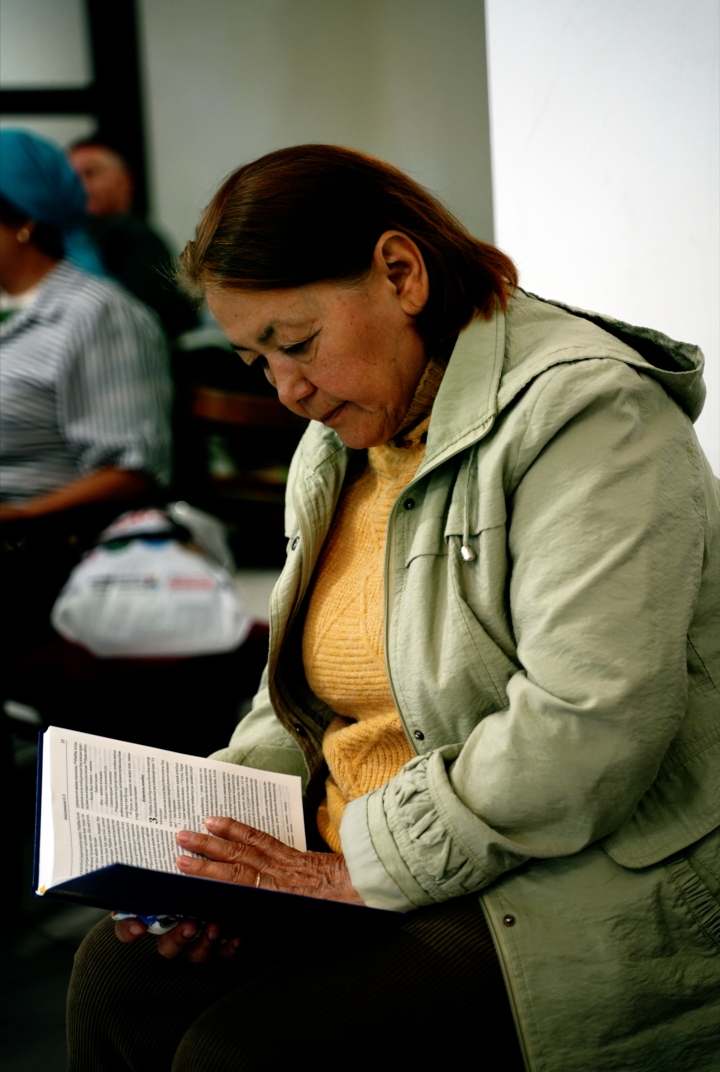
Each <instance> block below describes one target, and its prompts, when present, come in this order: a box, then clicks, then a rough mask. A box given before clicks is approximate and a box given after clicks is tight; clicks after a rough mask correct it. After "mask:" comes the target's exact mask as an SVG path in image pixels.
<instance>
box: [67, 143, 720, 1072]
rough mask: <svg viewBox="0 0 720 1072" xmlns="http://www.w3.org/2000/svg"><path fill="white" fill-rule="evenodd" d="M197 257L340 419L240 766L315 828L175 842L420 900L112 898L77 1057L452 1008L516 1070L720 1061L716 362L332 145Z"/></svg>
mask: <svg viewBox="0 0 720 1072" xmlns="http://www.w3.org/2000/svg"><path fill="white" fill-rule="evenodd" d="M183 269H184V272H185V276H186V279H187V280H188V281H189V283H190V284H191V285H192V286H193V287H195V288H196V289H197V290H198V291H200V292H202V293H204V294H205V295H206V296H207V299H208V302H209V304H210V307H211V309H212V311H213V313H214V314H215V316H216V317H217V319H218V321H219V323H220V324H221V326H222V327H223V329H224V330H225V331H226V333H227V335H228V338H229V339H230V341H231V342H232V343H233V345H234V347H235V349H236V350H237V352H238V354H239V356H240V359H241V360H243V361H245V362H246V363H248V364H252V363H253V362H255V361H259V362H261V363H262V364H263V366H264V368H265V372H266V375H267V377H268V379H269V380H270V382H271V383H272V384H273V385H274V386H275V387H276V388H277V391H278V395H279V397H280V399H281V400H282V401H283V402H284V403H285V405H287V406H288V407H289V408H290V409H291V410H293V411H294V412H296V413H298V414H300V415H302V416H305V417H309V418H311V424H310V426H309V428H308V430H307V433H306V434H305V436H304V438H303V440H302V442H301V444H300V446H299V448H298V451H297V454H296V456H295V459H294V461H293V464H292V467H291V471H290V476H289V482H288V499H287V512H286V535H287V538H288V553H287V562H286V566H285V569H284V571H283V574H282V576H281V578H280V580H279V582H278V585H277V587H276V589H275V592H274V594H273V599H272V605H271V646H270V656H269V663H268V669H267V673H266V675H265V677H264V679H263V683H262V686H261V689H260V692H259V693H258V695H257V697H256V699H255V703H254V706H253V709H252V711H251V712H250V714H249V715H248V716H247V717H246V718H245V719H244V720H243V721H242V722H241V723H240V724H239V726H238V728H237V731H236V732H235V735H234V736H233V739H232V740H231V742H230V745H229V747H228V748H227V749H226V750H224V751H223V752H221V753H218V755H217V756H216V758H221V759H225V760H229V761H232V762H237V763H242V764H245V765H247V766H252V767H259V768H264V769H268V770H276V771H282V772H286V773H294V774H299V775H301V776H302V778H303V780H304V785H305V797H306V801H307V814H308V817H309V821H308V824H307V825H308V837H309V840H310V843H311V851H308V852H307V853H304V854H303V853H299V852H296V851H295V850H293V849H290V848H287V847H285V846H283V845H280V843H278V842H276V841H274V840H273V839H272V838H270V837H269V836H268V835H265V834H262V833H260V832H258V831H255V830H252V829H251V828H249V827H246V826H243V825H242V824H240V823H238V822H235V821H234V820H233V819H232V818H231V817H223V816H218V817H212V818H209V819H208V821H207V823H206V826H207V830H205V831H185V832H183V833H181V834H180V835H179V836H178V843H179V845H180V847H182V848H187V849H190V850H193V851H194V852H196V853H198V854H200V858H194V857H180V859H179V861H178V866H179V867H180V869H181V870H182V871H184V872H185V873H187V874H189V875H199V876H205V877H208V878H215V879H224V880H227V881H231V882H236V883H241V884H244V885H249V886H259V887H261V888H262V889H271V890H277V891H280V892H290V893H300V894H303V895H306V896H309V897H316V898H318V897H319V898H328V899H333V900H341V901H348V902H350V903H354V904H364V905H368V906H371V907H374V908H382V909H391V910H395V911H397V912H398V913H403V915H398V917H397V922H396V924H395V926H393V927H390V928H385V927H378V930H377V934H373V933H372V931H371V933H370V934H369V935H368V934H367V933H366V932H365V931H363V935H362V941H353V939H352V936H348V935H347V934H343V935H337V934H332V933H327V932H324V933H322V934H313V933H298V935H297V942H296V943H294V944H293V947H292V948H288V946H287V943H285V944H284V945H283V946H282V947H280V948H278V947H277V945H273V938H272V935H268V934H253V933H251V928H244V926H243V920H242V919H238V921H237V930H236V934H232V935H231V934H225V935H223V934H222V933H221V931H220V928H219V927H218V926H217V925H216V924H214V923H212V922H208V923H206V924H199V923H195V922H191V921H186V922H184V923H181V924H180V925H179V926H178V927H176V928H175V929H174V930H173V931H170V932H169V933H168V934H165V935H163V936H162V937H161V938H158V939H157V943H156V941H155V940H154V939H152V938H151V937H149V936H145V935H144V931H145V928H144V926H143V925H142V924H141V923H140V922H139V921H137V920H125V921H124V922H122V923H118V924H117V926H116V928H115V929H113V924H112V921H111V920H107V921H105V922H104V923H103V924H100V925H99V926H98V927H97V928H96V929H95V930H94V931H93V932H91V934H90V935H89V936H88V938H87V939H86V942H85V943H84V945H83V947H82V948H81V951H80V953H79V954H78V958H77V966H76V971H75V975H74V978H73V983H72V986H71V995H70V1021H69V1022H70V1068H71V1070H73V1072H78V1070H88V1072H89V1070H90V1069H92V1070H94V1072H97V1070H100V1069H119V1068H123V1069H145V1068H147V1069H150V1068H152V1069H153V1070H155V1069H160V1068H167V1069H169V1068H171V1067H172V1068H173V1069H175V1070H181V1069H182V1070H189V1069H213V1070H220V1069H228V1070H229V1069H239V1068H252V1069H257V1068H279V1067H285V1066H286V1065H289V1064H290V1063H291V1062H292V1061H294V1060H296V1059H297V1057H298V1056H299V1055H300V1054H301V1053H302V1052H303V1050H305V1049H307V1047H308V1044H310V1043H311V1044H312V1045H313V1047H314V1048H315V1049H316V1050H318V1051H319V1049H320V1047H321V1046H322V1045H323V1043H324V1044H325V1047H326V1048H327V1047H328V1046H329V1045H330V1044H332V1046H333V1050H332V1055H330V1054H328V1055H327V1056H328V1059H331V1060H332V1062H333V1063H339V1064H340V1066H341V1067H343V1066H345V1067H356V1066H357V1067H366V1066H368V1067H369V1066H376V1067H381V1068H383V1067H389V1066H390V1064H391V1063H393V1062H395V1061H400V1060H404V1061H413V1060H415V1061H422V1060H423V1059H426V1049H427V1045H428V1037H429V1038H430V1039H432V1038H433V1037H435V1038H437V1035H438V1032H442V1033H443V1037H444V1038H445V1037H446V1038H447V1041H448V1043H451V1044H452V1045H453V1047H454V1048H456V1049H457V1050H458V1051H459V1052H462V1048H463V1046H464V1048H465V1049H466V1050H469V1049H470V1047H471V1046H472V1047H473V1049H472V1050H471V1051H470V1052H473V1053H476V1054H477V1055H478V1058H479V1064H480V1065H481V1066H482V1067H488V1068H498V1067H502V1068H504V1069H513V1070H514V1069H521V1068H523V1067H527V1068H530V1069H540V1068H542V1069H544V1070H548V1072H577V1070H578V1069H580V1068H582V1069H584V1070H595V1069H597V1070H600V1069H607V1068H611V1067H612V1068H630V1067H632V1068H636V1069H648V1070H650V1069H652V1070H653V1072H659V1070H663V1069H667V1070H668V1072H669V1070H671V1069H672V1072H683V1070H687V1072H690V1070H691V1069H692V1070H693V1072H698V1070H707V1072H710V1069H711V1068H713V1067H714V1065H713V1062H714V1061H715V1059H716V1053H717V1047H718V1045H720V1027H719V1026H718V1025H720V1007H719V1006H718V997H717V994H718V988H717V979H718V971H719V968H720V904H719V903H718V899H717V898H718V892H719V890H720V881H719V879H718V876H719V875H720V837H719V835H718V830H717V826H718V821H719V819H720V807H719V805H718V801H717V798H716V796H715V797H714V794H717V790H718V785H720V777H718V772H717V755H718V752H717V749H718V739H719V736H720V734H719V729H718V726H719V724H718V719H717V715H716V709H717V689H718V672H717V668H718V655H717V651H716V649H715V648H714V647H713V645H715V644H716V640H717V636H716V633H715V631H714V630H713V628H712V626H711V617H712V614H713V612H714V611H713V607H714V604H713V596H712V594H711V583H710V577H711V574H712V571H713V570H714V571H715V572H717V566H718V556H719V554H720V541H719V540H718V533H719V532H720V508H719V506H718V497H717V488H716V483H715V481H714V478H713V477H712V474H711V473H710V469H709V466H708V464H707V462H706V461H705V459H704V457H703V455H702V452H701V451H700V449H699V447H698V444H697V441H696V439H695V436H694V433H693V430H692V424H691V421H692V420H693V419H694V418H695V417H696V416H697V414H698V413H699V410H700V408H701V405H702V399H703V388H702V384H701V375H700V372H701V367H702V357H701V355H700V353H699V351H698V350H697V349H696V348H695V347H692V346H688V345H685V344H682V343H676V342H673V341H672V340H670V339H668V338H667V337H665V336H663V335H661V334H660V333H658V332H654V331H649V330H647V329H640V328H633V327H631V326H629V325H626V324H622V323H619V322H617V321H613V320H610V319H608V318H604V317H601V316H598V315H596V314H592V313H583V312H580V311H578V310H573V309H570V308H568V307H565V306H561V305H558V304H556V303H551V302H546V301H543V300H540V299H538V298H535V297H533V296H531V295H529V294H527V293H525V292H524V291H522V290H521V289H519V287H518V286H517V275H516V271H515V268H514V266H513V264H512V262H511V261H510V260H509V259H508V258H507V257H506V256H505V255H504V254H502V253H501V252H500V251H498V250H497V249H495V248H493V247H491V246H488V245H485V244H484V243H482V242H479V241H477V240H475V239H474V238H472V237H471V236H470V235H469V234H468V233H467V232H466V231H465V230H464V229H463V228H462V227H461V225H460V224H458V222H457V221H456V220H454V219H453V218H452V217H451V216H450V215H449V213H448V212H447V211H446V210H445V209H444V208H443V207H442V206H441V205H440V204H439V203H438V202H437V201H436V200H435V199H434V198H433V197H431V196H430V195H429V194H428V193H427V192H426V191H425V190H423V189H422V188H420V187H419V186H417V185H416V184H415V183H414V182H412V181H411V180H409V179H408V178H407V177H406V176H404V175H402V174H401V173H400V172H398V171H396V170H395V169H394V168H392V167H390V166H388V165H386V164H384V163H382V162H380V161H377V160H374V159H372V158H369V157H366V156H363V155H361V154H358V153H354V152H351V151H348V150H344V149H338V148H333V147H330V146H301V147H296V148H292V149H286V150H281V151H279V152H276V153H273V154H271V155H269V156H267V157H265V158H263V159H261V160H259V161H256V162H255V163H253V164H250V165H248V166H246V167H243V168H241V169H240V170H239V171H237V172H236V173H235V174H234V175H233V176H232V177H231V178H230V179H229V180H228V181H227V182H226V183H225V185H224V186H223V187H222V188H221V190H220V191H219V192H218V193H217V195H216V196H215V198H214V199H213V201H212V202H211V204H210V206H209V207H208V209H207V210H206V212H205V214H204V216H203V218H202V220H201V222H200V224H199V227H198V231H197V234H196V237H195V240H194V241H193V242H191V243H189V245H188V247H187V248H186V250H185V252H184V254H183ZM713 756H714V759H713ZM713 764H714V765H713ZM311 826H312V827H315V828H316V831H317V840H316V844H315V845H312V830H311V829H310V828H311ZM117 938H119V939H120V941H117ZM156 944H157V948H158V950H159V952H160V953H161V954H162V956H160V957H159V956H157V952H156ZM283 973H286V974H287V976H288V978H287V979H286V978H284V977H283ZM317 1060H321V1058H320V1056H319V1053H318V1057H317Z"/></svg>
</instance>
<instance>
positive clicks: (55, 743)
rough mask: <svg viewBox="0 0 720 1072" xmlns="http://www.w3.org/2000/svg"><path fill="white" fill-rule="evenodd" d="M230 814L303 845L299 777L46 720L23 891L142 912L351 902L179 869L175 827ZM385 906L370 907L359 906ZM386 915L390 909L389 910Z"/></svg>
mask: <svg viewBox="0 0 720 1072" xmlns="http://www.w3.org/2000/svg"><path fill="white" fill-rule="evenodd" d="M211 815H223V816H226V815H227V816H230V817H231V818H233V819H239V820H240V821H241V822H243V823H247V824H248V825H250V826H254V827H256V828H257V829H259V830H264V831H265V832H266V833H269V834H272V835H273V837H276V838H278V840H280V841H283V842H284V843H285V844H286V845H291V846H293V847H294V848H296V849H299V850H301V851H303V852H304V851H305V848H306V845H305V828H304V822H303V811H302V790H301V783H300V779H299V778H297V777H295V776H293V775H289V774H275V773H273V772H270V771H261V770H255V769H253V768H250V767H241V766H239V765H236V764H233V763H220V762H218V761H216V760H211V759H201V758H199V757H196V756H186V755H182V754H181V753H179V752H168V751H165V750H164V749H161V748H146V747H144V746H143V745H137V744H130V743H128V742H126V741H115V740H112V739H110V738H108V737H98V736H95V735H94V734H91V733H79V732H75V731H73V730H63V729H58V728H57V727H56V726H50V727H49V729H47V730H46V731H45V733H44V734H41V735H40V747H39V750H38V792H37V818H36V836H35V874H34V877H33V891H34V893H35V894H36V895H37V896H41V897H50V898H52V899H54V900H60V901H67V902H71V903H75V904H85V905H91V906H95V907H98V908H109V909H116V910H121V911H126V912H137V913H142V914H146V915H151V914H153V915H154V914H158V915H160V914H170V915H186V916H194V917H195V918H199V919H203V920H207V921H210V920H212V921H217V922H223V921H227V922H233V921H234V922H237V920H238V916H242V917H245V916H247V915H248V913H250V914H251V915H252V917H253V919H255V917H257V916H261V917H266V916H272V918H273V922H277V919H278V917H281V918H283V919H285V920H287V921H290V919H291V918H294V917H295V916H297V915H298V914H302V916H303V917H304V918H306V917H307V914H308V913H309V914H310V915H313V914H317V913H318V912H322V913H323V915H325V916H326V918H327V913H328V912H331V913H332V912H335V913H336V914H337V912H338V911H341V912H343V913H344V914H345V916H347V913H348V911H350V912H352V913H353V918H357V906H354V905H346V904H341V903H339V902H334V901H320V900H315V899H314V898H310V897H299V896H296V895H293V894H284V893H276V892H273V891H270V890H262V889H255V888H253V887H247V886H237V885H234V884H232V883H228V882H216V881H213V880H210V879H204V878H196V877H191V876H189V875H183V874H181V873H180V871H179V870H178V868H177V865H176V863H175V861H176V859H177V857H178V856H179V855H180V852H181V851H184V850H180V848H179V846H178V845H177V843H176V842H175V834H176V833H177V832H178V831H179V830H197V831H205V826H204V821H205V819H206V818H208V817H209V816H211ZM364 913H371V914H372V915H373V916H375V915H382V916H385V915H388V913H384V912H376V910H373V909H363V910H362V914H364ZM390 914H392V913H390Z"/></svg>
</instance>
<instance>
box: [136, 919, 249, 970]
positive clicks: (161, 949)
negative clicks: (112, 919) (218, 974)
mask: <svg viewBox="0 0 720 1072" xmlns="http://www.w3.org/2000/svg"><path fill="white" fill-rule="evenodd" d="M144 934H147V926H146V924H145V923H143V922H142V920H139V919H120V920H118V921H117V923H116V924H115V936H116V937H117V938H119V940H120V941H121V942H136V941H137V940H138V938H142V936H143V935H144ZM154 937H155V941H156V943H157V949H158V953H160V954H161V955H162V956H163V957H167V958H168V960H176V959H177V957H181V956H182V955H183V954H184V953H186V954H187V958H188V960H192V961H193V962H194V963H196V964H199V963H201V962H202V961H204V960H207V959H208V957H211V956H213V954H215V953H217V955H218V956H220V957H224V958H228V957H233V956H235V954H236V953H237V951H238V949H239V948H240V939H239V938H238V937H233V938H228V939H227V940H225V939H221V934H220V927H219V926H218V925H217V923H208V924H206V925H205V926H203V925H202V924H201V923H196V922H195V921H194V920H191V919H186V920H184V921H183V922H182V923H178V925H177V927H173V929H172V930H171V931H166V932H165V934H159V935H155V936H154Z"/></svg>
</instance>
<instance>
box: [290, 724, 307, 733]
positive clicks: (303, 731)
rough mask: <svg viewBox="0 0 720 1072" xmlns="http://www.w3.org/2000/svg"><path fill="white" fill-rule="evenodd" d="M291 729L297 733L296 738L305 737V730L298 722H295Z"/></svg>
mask: <svg viewBox="0 0 720 1072" xmlns="http://www.w3.org/2000/svg"><path fill="white" fill-rule="evenodd" d="M293 729H294V730H295V732H296V733H297V735H298V737H307V730H306V729H305V727H304V726H301V725H300V723H299V722H296V723H295V725H294V726H293Z"/></svg>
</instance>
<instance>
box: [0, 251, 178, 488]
mask: <svg viewBox="0 0 720 1072" xmlns="http://www.w3.org/2000/svg"><path fill="white" fill-rule="evenodd" d="M170 400H171V385H170V373H169V364H168V355H167V346H166V343H165V339H164V335H163V333H162V330H161V329H160V326H159V324H158V323H157V321H156V319H155V318H154V316H153V315H152V313H150V312H149V311H148V310H147V309H145V307H144V306H143V305H141V304H140V302H138V301H136V300H135V299H134V298H133V297H131V296H130V295H128V294H126V293H125V291H123V290H122V289H121V288H120V287H119V286H117V285H116V284H114V283H111V282H108V281H107V280H103V279H96V278H95V277H94V276H90V275H87V274H86V273H84V272H81V271H78V270H77V269H76V268H73V267H72V266H71V265H70V264H68V262H67V261H61V262H60V263H59V264H58V265H57V266H56V267H55V268H54V269H53V270H52V271H51V272H50V273H49V274H48V275H47V276H45V278H44V279H43V280H42V281H41V283H40V284H39V286H38V287H37V288H36V294H35V296H34V299H33V301H32V302H31V303H30V304H29V305H26V306H25V307H22V308H20V309H18V311H17V312H15V313H14V314H13V315H12V316H11V317H9V319H7V320H4V321H3V323H2V324H1V325H0V499H3V500H8V499H16V500H18V499H26V498H29V497H30V496H33V495H39V494H42V493H43V492H47V491H53V490H55V489H56V488H58V487H61V486H62V485H64V484H67V483H69V482H70V481H72V480H76V479H77V478H78V477H79V476H82V475H84V474H86V473H90V472H92V471H93V470H96V469H102V468H105V467H107V466H113V467H115V468H118V469H133V470H141V471H143V472H145V473H147V474H148V475H150V476H152V477H154V479H155V480H156V481H157V482H158V483H159V484H161V485H162V484H167V482H168V481H169V478H170V425H169V410H170Z"/></svg>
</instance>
